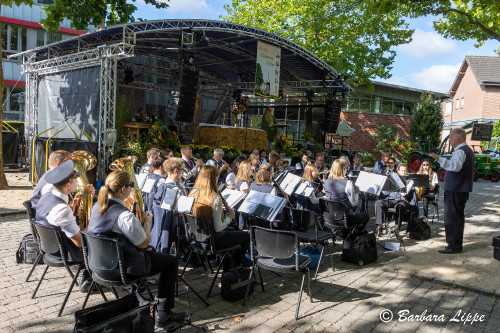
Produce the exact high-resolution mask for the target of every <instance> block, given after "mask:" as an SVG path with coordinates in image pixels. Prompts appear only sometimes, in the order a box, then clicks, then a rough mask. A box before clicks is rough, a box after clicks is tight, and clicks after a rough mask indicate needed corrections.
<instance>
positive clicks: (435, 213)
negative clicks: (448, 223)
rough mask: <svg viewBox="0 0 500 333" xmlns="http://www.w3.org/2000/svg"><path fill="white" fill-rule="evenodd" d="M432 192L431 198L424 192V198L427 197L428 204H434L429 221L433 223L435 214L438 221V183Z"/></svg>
mask: <svg viewBox="0 0 500 333" xmlns="http://www.w3.org/2000/svg"><path fill="white" fill-rule="evenodd" d="M433 192H434V197H433V198H432V197H431V196H429V195H425V194H424V198H427V202H428V204H429V205H433V206H434V211H433V214H432V220H431V223H434V218H435V217H436V215H437V221H438V222H439V184H436V187H435V189H434V191H433Z"/></svg>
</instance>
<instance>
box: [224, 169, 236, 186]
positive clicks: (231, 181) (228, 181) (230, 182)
mask: <svg viewBox="0 0 500 333" xmlns="http://www.w3.org/2000/svg"><path fill="white" fill-rule="evenodd" d="M235 180H236V173H234V172H230V173H228V175H227V177H226V185H227V186H232V185H234V181H235Z"/></svg>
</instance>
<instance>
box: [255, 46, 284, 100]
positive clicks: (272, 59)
mask: <svg viewBox="0 0 500 333" xmlns="http://www.w3.org/2000/svg"><path fill="white" fill-rule="evenodd" d="M280 64H281V48H279V47H277V46H274V45H271V44H268V43H264V42H261V41H258V42H257V68H256V71H255V95H257V96H264V97H271V98H277V97H278V95H279V86H280Z"/></svg>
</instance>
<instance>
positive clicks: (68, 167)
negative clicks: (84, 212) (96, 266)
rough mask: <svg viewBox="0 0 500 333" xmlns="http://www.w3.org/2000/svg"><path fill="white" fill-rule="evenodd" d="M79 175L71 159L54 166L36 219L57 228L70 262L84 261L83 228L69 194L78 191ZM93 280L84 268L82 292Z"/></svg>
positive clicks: (39, 222)
mask: <svg viewBox="0 0 500 333" xmlns="http://www.w3.org/2000/svg"><path fill="white" fill-rule="evenodd" d="M78 176H79V174H78V173H77V172H76V171H75V164H74V163H73V161H71V160H69V161H66V162H64V163H62V164H61V165H59V166H58V167H56V168H54V169H53V170H52V171H51V172H50V173H49V174H48V175H47V176H46V177H45V181H46V182H47V183H49V184H52V185H53V188H52V190H51V191H50V192H47V193H45V194H44V195H42V197H41V198H40V201H39V202H38V205H37V209H36V217H35V220H36V222H37V223H38V224H41V225H46V226H54V227H56V228H57V230H58V231H59V234H60V235H61V239H62V241H63V243H64V245H65V248H66V251H67V252H66V256H67V259H68V261H69V262H74V263H83V252H82V238H81V236H80V227H79V226H78V224H77V223H76V218H75V216H74V215H73V211H72V210H71V207H70V206H69V195H70V194H71V193H74V192H76V190H77V187H78V182H77V178H78ZM91 193H92V191H91ZM92 194H93V193H92ZM91 281H92V280H91V279H90V274H89V273H88V272H87V270H84V271H83V273H82V278H81V280H80V284H79V287H80V291H82V292H87V290H88V288H89V287H90V283H91Z"/></svg>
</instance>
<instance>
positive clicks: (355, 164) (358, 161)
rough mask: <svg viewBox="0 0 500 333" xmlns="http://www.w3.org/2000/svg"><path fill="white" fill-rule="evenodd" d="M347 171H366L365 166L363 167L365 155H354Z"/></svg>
mask: <svg viewBox="0 0 500 333" xmlns="http://www.w3.org/2000/svg"><path fill="white" fill-rule="evenodd" d="M347 171H365V168H363V156H362V155H361V154H356V155H354V158H353V160H352V164H351V165H349V167H348V168H347Z"/></svg>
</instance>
